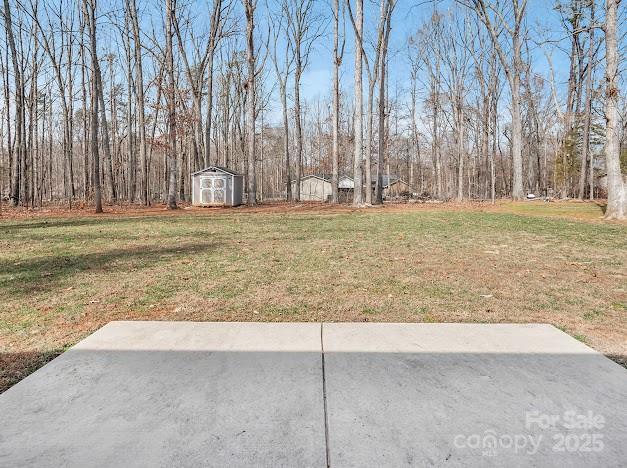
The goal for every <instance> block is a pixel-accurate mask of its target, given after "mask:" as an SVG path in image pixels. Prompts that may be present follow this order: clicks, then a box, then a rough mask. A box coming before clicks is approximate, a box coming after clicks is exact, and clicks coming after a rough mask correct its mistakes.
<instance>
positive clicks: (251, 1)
mask: <svg viewBox="0 0 627 468" xmlns="http://www.w3.org/2000/svg"><path fill="white" fill-rule="evenodd" d="M242 2H243V4H244V9H245V10H246V65H247V71H248V75H247V80H246V85H245V88H246V137H247V143H246V147H247V151H248V154H247V157H248V184H247V190H246V192H247V203H248V205H249V206H254V205H256V204H257V174H256V167H255V166H256V164H255V163H256V160H255V158H256V135H255V131H256V125H255V122H256V120H257V115H256V111H255V86H256V80H255V78H256V72H257V70H256V56H255V55H256V54H255V9H256V8H257V0H242ZM297 185H298V184H297Z"/></svg>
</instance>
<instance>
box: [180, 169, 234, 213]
mask: <svg viewBox="0 0 627 468" xmlns="http://www.w3.org/2000/svg"><path fill="white" fill-rule="evenodd" d="M243 191H244V177H243V176H242V175H241V174H238V173H237V172H235V171H232V170H230V169H227V168H225V167H219V166H209V167H206V168H205V169H202V170H200V171H197V172H194V173H193V174H192V205H194V206H238V205H241V204H242V194H243Z"/></svg>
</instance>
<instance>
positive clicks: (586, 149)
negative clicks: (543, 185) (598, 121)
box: [579, 2, 595, 200]
mask: <svg viewBox="0 0 627 468" xmlns="http://www.w3.org/2000/svg"><path fill="white" fill-rule="evenodd" d="M590 22H591V23H594V2H592V3H591V4H590ZM594 50H595V41H594V28H590V40H589V41H588V68H587V70H586V104H585V110H584V121H583V135H582V138H583V143H582V145H581V172H580V173H579V199H580V200H583V199H584V198H585V196H586V164H587V162H588V157H590V158H591V159H592V155H590V124H591V120H592V99H593V96H592V79H593V72H594V62H595V54H594ZM589 169H590V177H589V179H590V180H591V181H592V180H593V178H594V167H593V165H592V164H590V168H589ZM593 190H594V189H593V184H592V183H591V184H590V196H591V197H593V196H594V195H593V193H592V192H593Z"/></svg>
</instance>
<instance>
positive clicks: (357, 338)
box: [323, 324, 627, 467]
mask: <svg viewBox="0 0 627 468" xmlns="http://www.w3.org/2000/svg"><path fill="white" fill-rule="evenodd" d="M323 327H324V329H323V337H324V340H323V346H324V353H325V382H326V383H325V386H326V395H327V409H328V414H327V420H328V433H329V442H328V450H329V453H330V462H331V466H333V467H362V466H394V467H398V466H444V465H446V466H507V467H512V466H542V467H545V466H582V467H583V466H585V467H590V466H603V467H611V466H616V467H618V466H626V465H627V443H626V442H627V371H626V370H625V369H624V368H622V367H620V366H619V365H617V364H615V363H614V362H612V361H610V360H609V359H607V358H605V357H604V356H602V355H600V354H598V353H596V352H595V351H593V350H591V349H590V348H588V347H587V346H585V345H583V344H582V343H580V342H578V341H577V340H575V339H573V338H571V337H569V336H568V335H566V334H565V333H562V332H561V331H559V330H557V329H556V328H554V327H552V326H548V325H479V324H324V325H323Z"/></svg>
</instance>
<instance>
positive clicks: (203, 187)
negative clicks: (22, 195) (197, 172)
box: [200, 176, 226, 205]
mask: <svg viewBox="0 0 627 468" xmlns="http://www.w3.org/2000/svg"><path fill="white" fill-rule="evenodd" d="M225 190H226V178H225V177H220V176H212V177H201V178H200V202H201V203H202V204H203V205H224V201H225V199H226V194H225Z"/></svg>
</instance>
